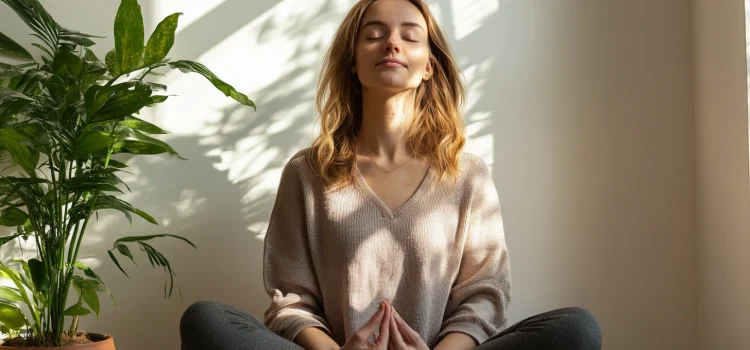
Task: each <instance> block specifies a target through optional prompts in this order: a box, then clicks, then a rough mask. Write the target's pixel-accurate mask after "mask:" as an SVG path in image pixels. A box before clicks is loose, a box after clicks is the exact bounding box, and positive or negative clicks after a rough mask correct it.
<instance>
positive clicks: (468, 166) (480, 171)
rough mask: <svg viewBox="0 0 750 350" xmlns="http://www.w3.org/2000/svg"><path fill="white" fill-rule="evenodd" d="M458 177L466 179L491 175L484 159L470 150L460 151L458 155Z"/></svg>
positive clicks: (470, 179)
mask: <svg viewBox="0 0 750 350" xmlns="http://www.w3.org/2000/svg"><path fill="white" fill-rule="evenodd" d="M459 164H460V177H462V178H465V179H466V180H468V181H470V182H471V181H472V180H476V179H482V178H486V177H491V176H492V175H491V174H490V168H489V166H487V162H485V161H484V159H483V158H482V157H480V156H478V155H476V154H474V153H471V152H465V151H464V152H462V153H461V157H460V162H459Z"/></svg>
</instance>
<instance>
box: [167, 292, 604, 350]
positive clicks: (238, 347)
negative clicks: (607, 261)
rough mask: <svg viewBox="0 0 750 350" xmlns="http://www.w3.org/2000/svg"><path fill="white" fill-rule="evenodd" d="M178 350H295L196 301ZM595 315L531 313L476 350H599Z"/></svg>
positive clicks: (235, 314)
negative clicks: (180, 347) (531, 314)
mask: <svg viewBox="0 0 750 350" xmlns="http://www.w3.org/2000/svg"><path fill="white" fill-rule="evenodd" d="M180 336H181V339H182V350H248V349H258V350H267V349H273V350H300V349H302V348H301V347H300V346H298V345H296V344H294V343H292V342H290V341H289V340H287V339H284V338H282V337H280V336H278V335H276V334H274V333H273V332H271V331H269V330H268V329H267V328H266V327H265V326H264V325H263V322H261V321H259V320H258V319H256V318H255V317H253V316H252V315H250V314H248V313H247V312H244V311H242V310H239V309H237V308H235V307H232V306H230V305H226V304H223V303H220V302H217V301H199V302H197V303H195V304H193V305H190V307H188V308H187V310H186V311H185V313H184V314H183V315H182V319H181V321H180ZM601 348H602V332H601V329H600V328H599V323H598V322H597V321H596V319H595V318H594V316H593V315H592V314H591V313H590V312H589V311H587V310H586V309H582V308H579V307H566V308H562V309H556V310H552V311H548V312H545V313H542V314H539V315H535V316H531V317H529V318H527V319H525V320H523V321H521V322H518V323H516V324H514V325H512V326H510V327H508V328H507V329H505V330H504V331H502V332H500V333H498V334H495V335H494V336H492V337H491V338H490V339H488V340H487V341H486V342H484V343H482V344H481V345H479V346H478V347H476V348H475V350H491V349H494V350H540V349H544V350H601Z"/></svg>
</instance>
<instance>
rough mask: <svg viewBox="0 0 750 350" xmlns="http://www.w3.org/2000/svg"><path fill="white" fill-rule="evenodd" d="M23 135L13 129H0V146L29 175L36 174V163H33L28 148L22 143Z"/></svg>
mask: <svg viewBox="0 0 750 350" xmlns="http://www.w3.org/2000/svg"><path fill="white" fill-rule="evenodd" d="M23 138H24V137H23V135H21V134H20V133H18V132H17V131H15V130H11V129H0V147H2V148H5V149H6V150H8V152H10V154H11V156H13V161H14V162H15V163H17V164H19V165H21V167H22V168H23V170H24V171H26V173H27V174H29V176H32V177H33V176H36V171H35V168H36V164H34V163H33V161H32V157H31V152H29V148H28V147H26V145H24V144H23V143H22V142H21V140H23Z"/></svg>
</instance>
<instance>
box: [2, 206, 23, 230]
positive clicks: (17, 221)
mask: <svg viewBox="0 0 750 350" xmlns="http://www.w3.org/2000/svg"><path fill="white" fill-rule="evenodd" d="M28 219H29V215H28V214H26V213H25V212H24V211H23V210H21V209H18V208H14V207H9V208H6V209H3V210H2V211H0V226H8V227H13V226H18V225H23V224H24V223H25V222H26V220H28Z"/></svg>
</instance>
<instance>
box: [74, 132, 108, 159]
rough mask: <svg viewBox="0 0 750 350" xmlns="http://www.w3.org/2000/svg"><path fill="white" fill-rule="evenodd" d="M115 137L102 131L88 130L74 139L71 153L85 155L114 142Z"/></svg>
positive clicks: (79, 155)
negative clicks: (73, 147)
mask: <svg viewBox="0 0 750 350" xmlns="http://www.w3.org/2000/svg"><path fill="white" fill-rule="evenodd" d="M115 140H116V139H115V137H113V136H112V135H110V134H109V133H106V132H102V131H89V132H87V133H85V134H83V135H81V137H79V138H78V139H77V140H76V143H75V149H74V150H73V155H75V156H76V157H85V156H88V155H90V154H92V153H94V152H96V151H99V150H102V149H105V148H107V147H109V146H110V145H111V144H112V143H113V142H115Z"/></svg>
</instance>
